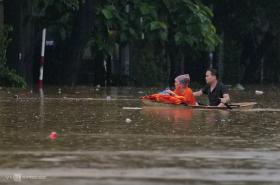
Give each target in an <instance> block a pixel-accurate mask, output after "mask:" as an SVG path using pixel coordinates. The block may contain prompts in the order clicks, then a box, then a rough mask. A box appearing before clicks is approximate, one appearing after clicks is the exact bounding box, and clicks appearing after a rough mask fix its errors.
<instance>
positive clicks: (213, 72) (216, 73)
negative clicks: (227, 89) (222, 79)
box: [207, 68, 219, 79]
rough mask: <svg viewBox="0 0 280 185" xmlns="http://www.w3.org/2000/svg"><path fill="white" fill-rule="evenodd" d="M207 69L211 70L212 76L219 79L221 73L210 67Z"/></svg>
mask: <svg viewBox="0 0 280 185" xmlns="http://www.w3.org/2000/svg"><path fill="white" fill-rule="evenodd" d="M207 71H209V72H210V73H211V75H212V76H216V78H217V79H219V73H218V71H217V70H216V69H213V68H210V69H207Z"/></svg>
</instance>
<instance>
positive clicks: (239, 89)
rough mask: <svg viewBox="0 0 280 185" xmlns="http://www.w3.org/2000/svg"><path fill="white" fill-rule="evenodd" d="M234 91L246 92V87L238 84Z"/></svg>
mask: <svg viewBox="0 0 280 185" xmlns="http://www.w3.org/2000/svg"><path fill="white" fill-rule="evenodd" d="M233 89H235V90H238V91H244V90H245V87H244V86H243V85H241V84H236V85H235V86H234V88H233Z"/></svg>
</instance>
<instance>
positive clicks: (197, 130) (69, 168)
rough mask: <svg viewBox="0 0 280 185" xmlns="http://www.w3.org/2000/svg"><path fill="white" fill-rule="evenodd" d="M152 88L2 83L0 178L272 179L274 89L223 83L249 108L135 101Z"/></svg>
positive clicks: (151, 182) (277, 161) (277, 133)
mask: <svg viewBox="0 0 280 185" xmlns="http://www.w3.org/2000/svg"><path fill="white" fill-rule="evenodd" d="M256 89H259V90H263V91H264V92H265V94H264V95H262V96H257V95H255V94H254V91H255V90H256ZM156 91H157V90H156V89H141V88H138V89H135V88H107V89H102V88H101V89H96V88H89V87H87V88H86V87H79V88H77V89H74V90H71V89H67V88H61V91H60V90H58V88H46V89H45V91H44V97H42V98H40V95H39V93H37V92H34V93H30V92H28V91H22V90H21V91H19V90H11V89H9V90H8V89H2V90H0V133H1V139H0V183H1V184H14V183H17V182H20V184H32V185H45V184H52V185H56V184H60V185H64V184H76V185H82V184H104V185H105V184H106V185H107V184H109V185H110V184H116V185H131V184H136V185H138V184H139V185H140V184H141V185H142V184H146V185H159V184H160V185H162V184H163V185H167V184H195V185H198V184H202V185H212V184H219V185H247V184H248V185H255V184H266V185H267V184H280V127H279V126H280V98H279V95H280V89H279V88H276V87H266V88H262V87H249V88H248V90H245V91H242V92H235V91H231V95H232V99H233V101H235V102H240V101H257V102H258V103H259V105H258V106H257V107H256V109H254V110H250V111H219V110H190V109H182V108H179V109H174V108H161V107H145V106H143V105H142V104H141V102H140V100H139V99H138V97H140V96H143V95H145V94H149V93H152V92H156ZM15 95H17V96H15ZM204 100H205V99H202V100H201V101H204ZM129 107H130V108H129ZM51 132H57V138H56V139H54V140H51V139H50V138H49V137H48V136H49V134H50V133H51ZM34 178H37V179H34Z"/></svg>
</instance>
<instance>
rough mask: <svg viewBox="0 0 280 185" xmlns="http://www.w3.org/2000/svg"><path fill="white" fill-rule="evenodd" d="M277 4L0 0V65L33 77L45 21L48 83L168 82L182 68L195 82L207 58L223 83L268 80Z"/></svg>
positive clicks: (278, 45)
mask: <svg viewBox="0 0 280 185" xmlns="http://www.w3.org/2000/svg"><path fill="white" fill-rule="evenodd" d="M279 7H280V2H279V1H277V0H269V1H261V0H240V1H235V0H223V1H220V0H203V1H199V0H178V1H171V0H154V1H149V0H143V1H138V0H127V1H120V0H119V1H118V0H103V1H98V0H97V1H95V0H4V20H5V26H9V27H11V28H12V31H10V32H9V37H8V39H10V40H11V41H10V42H9V44H8V50H7V62H6V64H7V66H8V67H9V68H10V69H15V70H16V71H17V72H18V74H20V75H21V76H22V77H23V78H24V79H25V80H26V81H27V83H28V84H29V85H31V84H34V83H35V82H36V80H37V78H38V67H39V66H38V60H39V57H40V44H41V43H40V42H41V31H42V29H43V28H44V27H46V28H47V30H48V32H47V40H53V41H54V45H53V46H47V50H46V66H45V79H46V83H48V84H68V85H77V84H81V83H84V84H95V85H96V84H101V85H141V86H142V85H144V86H147V85H168V83H172V82H173V78H174V77H175V76H176V75H178V74H181V73H190V74H191V76H192V79H193V80H194V81H202V80H203V73H204V70H205V69H206V68H208V67H209V66H211V65H213V67H215V68H218V69H219V71H220V72H221V73H222V74H223V75H222V76H223V80H224V81H226V82H227V83H266V82H269V83H275V82H279V80H280V75H279V74H280V73H279V70H280V61H279V60H280V57H279V54H278V53H279V52H278V50H279V49H280V39H279V38H280V37H279V31H280V29H279V23H278V22H279V21H280V13H279V11H278V10H279ZM2 27H3V26H2ZM2 37H4V36H2ZM209 53H213V61H211V60H210V57H209ZM6 64H5V65H6ZM11 76H12V75H11ZM17 79H18V78H17ZM2 81H3V80H2Z"/></svg>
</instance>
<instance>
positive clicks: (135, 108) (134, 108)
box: [123, 107, 142, 110]
mask: <svg viewBox="0 0 280 185" xmlns="http://www.w3.org/2000/svg"><path fill="white" fill-rule="evenodd" d="M123 110H142V108H141V107H123Z"/></svg>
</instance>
